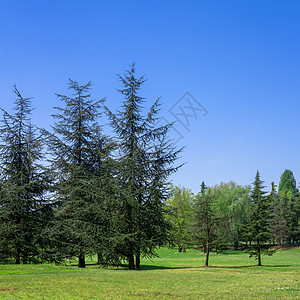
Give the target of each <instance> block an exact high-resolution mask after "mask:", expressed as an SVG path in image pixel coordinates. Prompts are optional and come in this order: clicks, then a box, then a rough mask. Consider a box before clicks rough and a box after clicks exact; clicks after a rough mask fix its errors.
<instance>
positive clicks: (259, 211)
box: [246, 171, 274, 266]
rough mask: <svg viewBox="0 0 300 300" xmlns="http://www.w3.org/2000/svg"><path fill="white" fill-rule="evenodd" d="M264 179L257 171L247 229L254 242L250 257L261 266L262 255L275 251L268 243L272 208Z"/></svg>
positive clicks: (250, 247)
mask: <svg viewBox="0 0 300 300" xmlns="http://www.w3.org/2000/svg"><path fill="white" fill-rule="evenodd" d="M263 189H264V186H263V181H262V180H261V179H260V174H259V171H257V173H256V176H255V180H254V183H253V189H252V193H251V196H252V210H251V216H250V221H249V223H248V225H247V228H246V231H247V234H248V237H249V238H250V240H252V241H254V243H252V244H251V246H249V249H248V252H249V254H250V257H255V260H257V264H258V266H261V265H262V264H261V255H272V254H273V253H274V251H271V250H269V245H267V244H266V243H267V242H268V241H269V240H270V224H269V220H270V209H269V199H268V197H266V196H265V194H266V192H265V191H264V190H263Z"/></svg>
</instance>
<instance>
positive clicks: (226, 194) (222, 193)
mask: <svg viewBox="0 0 300 300" xmlns="http://www.w3.org/2000/svg"><path fill="white" fill-rule="evenodd" d="M212 189H213V190H214V192H215V206H214V209H215V211H216V214H217V215H219V216H220V223H221V226H220V227H219V231H220V232H219V237H220V243H222V244H225V245H226V244H230V245H231V246H232V247H234V249H236V250H237V249H238V248H239V244H240V243H241V242H242V241H243V232H244V230H245V225H246V224H247V223H248V222H249V216H250V209H251V196H250V186H245V187H244V186H240V185H237V184H236V183H234V182H232V181H231V182H229V183H221V184H220V185H216V186H214V187H213V188H212Z"/></svg>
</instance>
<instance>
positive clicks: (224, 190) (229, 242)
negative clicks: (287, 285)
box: [166, 170, 300, 266]
mask: <svg viewBox="0 0 300 300" xmlns="http://www.w3.org/2000/svg"><path fill="white" fill-rule="evenodd" d="M264 189H265V187H264V185H263V181H262V180H261V179H260V174H259V172H258V171H257V174H256V177H255V180H254V183H253V188H252V189H251V187H250V186H240V185H237V184H236V183H234V182H229V183H221V184H219V185H216V186H213V187H207V186H205V184H204V182H202V185H201V191H200V192H199V193H198V194H197V195H194V194H193V193H192V191H191V190H189V189H187V188H185V187H181V186H173V187H172V196H171V197H170V198H169V199H168V201H167V208H168V210H167V214H166V219H167V220H168V221H169V222H170V223H171V225H172V230H171V232H170V240H171V241H172V242H173V245H177V247H178V251H179V252H181V251H183V252H185V251H186V248H187V247H200V248H202V249H203V251H204V252H205V253H206V266H208V259H209V253H210V251H215V252H216V253H218V251H219V250H222V249H235V250H238V249H242V250H245V251H247V252H248V253H249V254H250V257H254V258H255V259H256V260H257V262H258V265H261V255H272V254H273V253H274V251H273V250H270V248H272V246H280V247H288V246H292V245H299V243H300V193H299V190H298V188H297V185H296V180H295V178H294V176H293V173H292V171H290V170H285V171H284V172H283V174H282V176H281V179H280V183H279V188H278V191H277V190H276V185H275V184H274V182H272V184H271V192H270V193H269V194H267V193H266V192H265V191H264Z"/></svg>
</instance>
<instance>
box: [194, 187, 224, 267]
mask: <svg viewBox="0 0 300 300" xmlns="http://www.w3.org/2000/svg"><path fill="white" fill-rule="evenodd" d="M214 201H215V195H214V192H213V191H212V190H211V189H209V188H207V187H206V186H205V184H204V182H202V184H201V192H200V193H199V194H198V195H197V196H196V199H195V207H194V214H193V217H192V222H191V237H192V240H193V241H194V242H195V244H197V245H203V248H204V249H205V252H206V258H205V267H208V261H209V252H210V250H211V248H212V246H213V245H215V243H216V242H217V241H218V226H219V221H220V218H219V216H218V215H217V214H216V212H215V210H214Z"/></svg>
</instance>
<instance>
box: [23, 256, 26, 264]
mask: <svg viewBox="0 0 300 300" xmlns="http://www.w3.org/2000/svg"><path fill="white" fill-rule="evenodd" d="M23 265H27V254H24V255H23Z"/></svg>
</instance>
